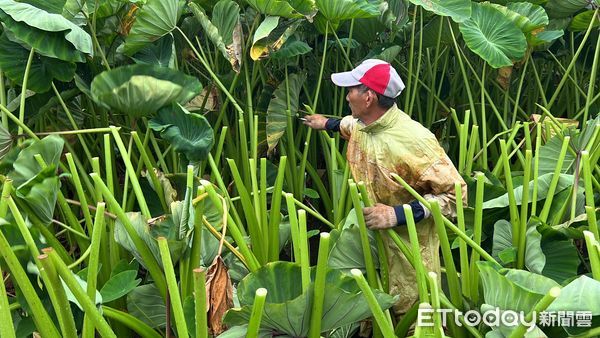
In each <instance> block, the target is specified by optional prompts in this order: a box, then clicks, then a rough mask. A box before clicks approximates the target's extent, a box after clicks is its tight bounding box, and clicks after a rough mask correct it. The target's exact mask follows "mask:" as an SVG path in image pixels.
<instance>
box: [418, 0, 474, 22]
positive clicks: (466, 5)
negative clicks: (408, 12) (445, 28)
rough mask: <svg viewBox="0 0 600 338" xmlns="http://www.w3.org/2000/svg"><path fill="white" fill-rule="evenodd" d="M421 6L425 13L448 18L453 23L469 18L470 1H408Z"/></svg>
mask: <svg viewBox="0 0 600 338" xmlns="http://www.w3.org/2000/svg"><path fill="white" fill-rule="evenodd" d="M409 1H410V2H412V3H413V4H415V5H419V6H423V8H424V9H425V10H427V11H430V12H433V13H435V14H437V15H441V16H449V17H451V18H452V20H454V21H455V22H463V21H465V20H467V19H468V18H469V17H470V16H471V1H470V0H409Z"/></svg>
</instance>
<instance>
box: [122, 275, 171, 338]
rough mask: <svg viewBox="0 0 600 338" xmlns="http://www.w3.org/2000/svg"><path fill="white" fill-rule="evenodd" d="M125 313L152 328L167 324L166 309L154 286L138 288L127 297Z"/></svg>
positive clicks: (148, 285)
mask: <svg viewBox="0 0 600 338" xmlns="http://www.w3.org/2000/svg"><path fill="white" fill-rule="evenodd" d="M127 312H128V313H129V314H130V315H132V316H134V317H135V318H137V319H139V320H141V321H143V322H144V323H146V324H148V325H150V327H152V328H163V327H165V325H166V324H167V316H166V313H167V307H166V306H165V303H164V299H163V298H162V297H161V295H160V292H159V291H158V289H157V288H156V286H155V285H154V284H146V285H141V286H138V287H136V288H135V289H133V291H131V292H130V293H129V294H128V295H127Z"/></svg>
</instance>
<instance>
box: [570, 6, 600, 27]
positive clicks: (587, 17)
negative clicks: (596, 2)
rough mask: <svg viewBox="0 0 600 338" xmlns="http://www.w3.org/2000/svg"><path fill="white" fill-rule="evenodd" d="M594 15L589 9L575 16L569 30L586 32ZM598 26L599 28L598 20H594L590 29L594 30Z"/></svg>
mask: <svg viewBox="0 0 600 338" xmlns="http://www.w3.org/2000/svg"><path fill="white" fill-rule="evenodd" d="M594 13H595V11H594V10H591V9H590V10H589V11H585V12H583V13H579V14H577V15H576V16H575V17H574V18H573V20H572V21H571V24H570V25H569V30H572V31H575V32H579V31H585V30H587V29H588V27H589V26H590V23H591V22H592V20H593V19H594ZM598 26H600V20H598V19H596V20H595V21H594V23H593V25H592V27H594V28H595V27H598Z"/></svg>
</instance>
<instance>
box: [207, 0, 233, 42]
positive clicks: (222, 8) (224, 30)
mask: <svg viewBox="0 0 600 338" xmlns="http://www.w3.org/2000/svg"><path fill="white" fill-rule="evenodd" d="M239 20H240V6H239V5H238V4H237V3H235V2H234V1H232V0H220V1H219V2H217V4H216V5H215V7H213V9H212V20H211V21H212V23H213V25H214V26H215V27H216V28H217V30H218V32H219V35H220V36H221V37H222V39H223V43H224V44H225V45H226V46H229V45H231V44H232V43H233V31H234V30H235V26H237V25H238V24H239Z"/></svg>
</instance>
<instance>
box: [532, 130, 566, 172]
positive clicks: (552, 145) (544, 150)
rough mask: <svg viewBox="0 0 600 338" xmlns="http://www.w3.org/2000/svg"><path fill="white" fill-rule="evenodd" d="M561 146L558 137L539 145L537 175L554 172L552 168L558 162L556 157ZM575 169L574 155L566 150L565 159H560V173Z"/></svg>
mask: <svg viewBox="0 0 600 338" xmlns="http://www.w3.org/2000/svg"><path fill="white" fill-rule="evenodd" d="M561 148H562V140H561V139H560V138H559V137H556V136H555V137H553V138H551V139H550V141H548V142H547V143H546V144H544V145H543V146H541V147H540V155H539V156H540V159H539V169H538V175H540V176H542V175H544V174H548V173H550V174H552V173H554V169H555V168H556V165H558V162H557V161H556V159H557V158H558V155H559V154H560V149H561ZM574 169H575V155H573V154H572V153H571V152H570V151H568V150H567V153H566V154H565V159H564V160H563V161H562V167H561V170H560V172H561V173H572V172H573V170H574Z"/></svg>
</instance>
